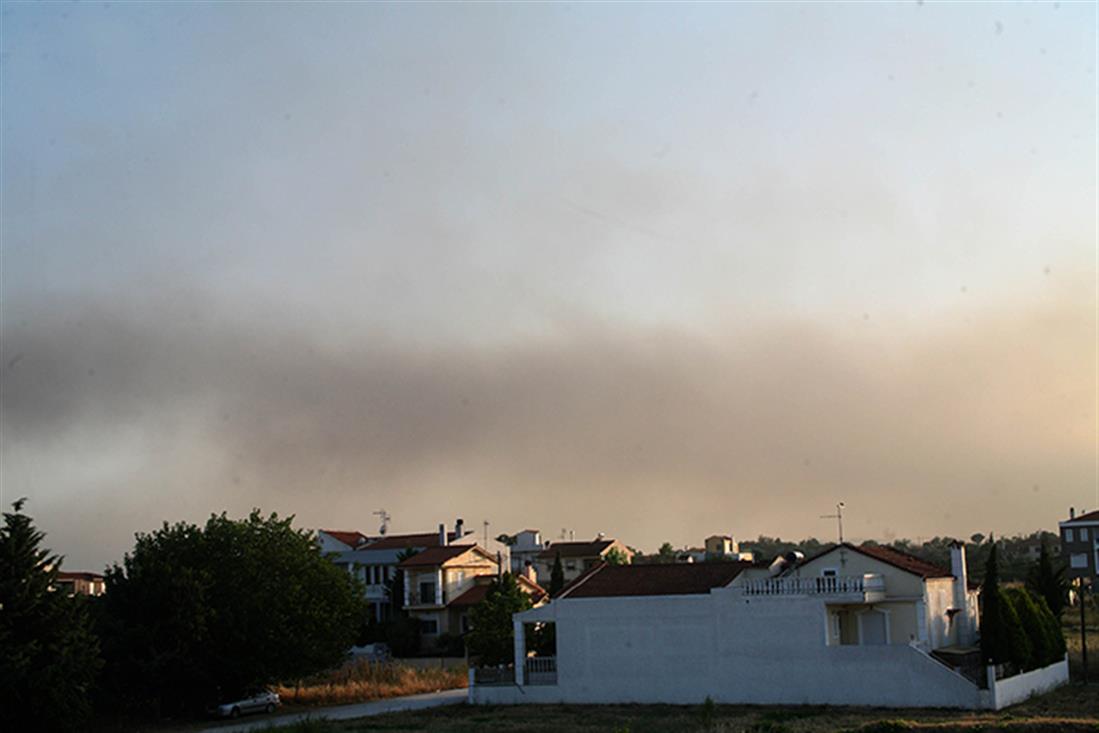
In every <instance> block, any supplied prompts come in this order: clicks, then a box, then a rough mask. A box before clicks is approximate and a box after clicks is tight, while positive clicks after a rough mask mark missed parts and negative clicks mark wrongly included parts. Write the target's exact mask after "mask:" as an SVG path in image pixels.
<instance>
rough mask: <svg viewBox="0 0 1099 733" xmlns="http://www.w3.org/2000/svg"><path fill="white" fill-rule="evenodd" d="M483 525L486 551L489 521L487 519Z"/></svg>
mask: <svg viewBox="0 0 1099 733" xmlns="http://www.w3.org/2000/svg"><path fill="white" fill-rule="evenodd" d="M482 524H484V525H485V549H486V550H487V549H488V520H487V519H486V520H485V521H484V522H482Z"/></svg>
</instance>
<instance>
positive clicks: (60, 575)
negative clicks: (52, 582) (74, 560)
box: [57, 570, 103, 580]
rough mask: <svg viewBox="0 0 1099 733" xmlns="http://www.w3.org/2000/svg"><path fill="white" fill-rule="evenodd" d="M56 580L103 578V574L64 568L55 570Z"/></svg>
mask: <svg viewBox="0 0 1099 733" xmlns="http://www.w3.org/2000/svg"><path fill="white" fill-rule="evenodd" d="M57 579H58V580H103V576H102V575H100V574H99V573H87V572H81V571H73V572H71V573H70V572H67V571H64V570H59V571H57Z"/></svg>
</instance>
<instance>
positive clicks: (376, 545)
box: [367, 532, 458, 550]
mask: <svg viewBox="0 0 1099 733" xmlns="http://www.w3.org/2000/svg"><path fill="white" fill-rule="evenodd" d="M446 536H447V542H453V541H454V540H456V539H458V538H457V535H455V534H454V533H453V532H447V535H446ZM438 546H439V533H438V532H423V533H421V534H391V535H388V536H386V537H377V538H375V539H373V541H372V542H371V543H370V544H369V545H367V547H368V548H369V549H371V550H405V549H409V548H413V547H438Z"/></svg>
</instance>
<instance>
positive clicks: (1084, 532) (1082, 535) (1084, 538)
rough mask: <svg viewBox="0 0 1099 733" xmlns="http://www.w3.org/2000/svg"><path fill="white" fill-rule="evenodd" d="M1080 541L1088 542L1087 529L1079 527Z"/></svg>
mask: <svg viewBox="0 0 1099 733" xmlns="http://www.w3.org/2000/svg"><path fill="white" fill-rule="evenodd" d="M1080 541H1081V542H1087V541H1088V528H1087V527H1081V528H1080Z"/></svg>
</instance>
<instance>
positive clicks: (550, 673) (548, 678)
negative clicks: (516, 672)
mask: <svg viewBox="0 0 1099 733" xmlns="http://www.w3.org/2000/svg"><path fill="white" fill-rule="evenodd" d="M523 681H524V682H525V683H526V684H528V685H556V684H557V657H527V659H526V668H525V669H524V670H523Z"/></svg>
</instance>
